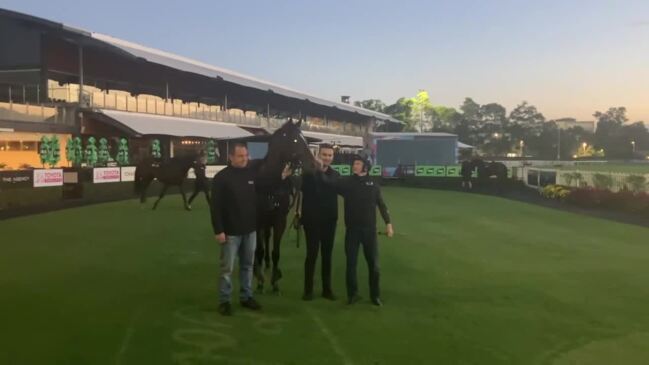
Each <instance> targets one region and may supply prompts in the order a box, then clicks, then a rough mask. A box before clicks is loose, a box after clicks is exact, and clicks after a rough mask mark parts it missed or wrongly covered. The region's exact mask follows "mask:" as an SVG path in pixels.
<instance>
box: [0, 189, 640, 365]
mask: <svg viewBox="0 0 649 365" xmlns="http://www.w3.org/2000/svg"><path fill="white" fill-rule="evenodd" d="M385 196H386V200H387V202H388V204H389V205H390V208H391V211H392V214H393V216H394V222H395V228H396V230H397V236H396V238H394V239H393V240H387V239H386V238H384V237H383V238H381V239H380V240H381V243H380V244H381V259H382V262H381V264H382V288H383V298H384V301H385V304H386V305H385V306H384V307H383V308H380V309H377V308H374V307H372V306H371V305H370V304H369V302H367V301H364V302H362V303H359V304H357V305H355V306H353V307H349V306H346V305H344V304H343V302H342V300H341V301H338V302H335V303H332V302H328V301H325V300H323V299H318V300H316V301H314V302H310V303H304V302H302V301H301V300H299V298H300V296H301V287H302V267H303V259H304V251H305V250H304V247H303V246H302V247H301V248H300V249H297V248H296V247H295V238H294V236H293V235H290V236H289V237H288V239H287V240H286V241H285V242H284V246H283V253H282V266H283V271H284V280H283V281H282V290H283V292H282V295H281V296H273V295H271V294H264V295H260V296H258V298H259V300H260V301H261V302H262V303H263V304H264V306H265V308H264V312H263V313H262V314H251V313H248V312H244V311H243V310H240V308H239V307H238V304H237V305H235V309H236V312H235V315H234V317H232V318H223V317H221V316H219V315H218V314H217V313H216V311H215V310H216V289H215V288H216V283H217V275H218V266H217V262H218V257H219V250H218V247H217V244H216V243H215V242H214V241H213V239H212V234H211V230H210V227H209V224H208V212H207V209H206V206H205V204H204V201H202V200H201V201H199V204H197V205H196V207H195V209H194V211H193V212H191V213H187V212H184V211H182V210H181V205H180V199H179V198H178V197H177V196H172V197H169V198H167V199H166V200H165V201H163V203H162V205H161V207H160V208H159V210H158V211H155V212H153V211H150V210H148V209H146V210H145V209H140V207H139V206H138V204H137V203H136V202H135V201H127V202H120V203H110V204H103V205H96V206H90V207H85V208H78V209H70V210H67V211H60V212H54V213H48V214H43V215H39V216H32V217H25V218H20V219H13V220H8V221H3V222H0V232H1V234H2V236H1V237H2V239H1V241H0V252H1V255H0V290H1V297H0V313H1V314H2V316H1V317H0V318H1V319H0V321H1V322H0V326H1V327H0V328H1V330H0V364H21V365H22V364H30V365H31V364H174V363H175V364H551V363H554V364H646V363H647V362H648V361H649V315H648V313H649V307H648V303H649V285H648V284H647V283H649V240H647V237H648V236H649V229H645V228H640V227H636V226H629V225H624V224H619V223H613V222H609V221H604V220H598V219H595V218H589V217H583V216H577V215H573V214H569V213H562V212H558V211H556V210H549V209H545V208H539V207H537V206H533V205H527V204H523V203H518V202H513V201H508V200H503V199H499V198H493V197H488V196H482V195H474V194H462V193H454V192H441V191H432V190H417V189H402V188H386V189H385ZM343 259H344V254H343V245H342V231H340V232H339V235H338V236H337V240H336V246H335V253H334V263H335V268H334V283H335V290H336V292H337V293H338V294H339V295H340V296H342V294H343V292H344V285H343V279H344V277H343V275H344V265H343ZM359 264H360V265H359V269H360V270H359V274H360V277H359V282H360V284H361V289H362V291H363V293H362V294H364V296H365V297H366V298H367V281H366V278H367V275H366V266H365V265H364V262H362V261H360V262H359Z"/></svg>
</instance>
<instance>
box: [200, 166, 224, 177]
mask: <svg viewBox="0 0 649 365" xmlns="http://www.w3.org/2000/svg"><path fill="white" fill-rule="evenodd" d="M226 167H227V166H226V165H207V167H206V168H205V176H207V178H208V179H211V178H213V177H214V175H216V173H217V172H219V171H221V170H223V169H224V168H226Z"/></svg>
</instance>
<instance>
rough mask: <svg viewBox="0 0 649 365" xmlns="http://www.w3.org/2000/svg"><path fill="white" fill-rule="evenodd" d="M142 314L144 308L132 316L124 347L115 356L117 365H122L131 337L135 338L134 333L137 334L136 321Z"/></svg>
mask: <svg viewBox="0 0 649 365" xmlns="http://www.w3.org/2000/svg"><path fill="white" fill-rule="evenodd" d="M140 313H142V308H139V309H138V310H136V311H135V312H133V315H132V316H131V320H130V322H129V324H128V328H127V329H126V334H125V335H124V339H123V340H122V345H121V346H120V348H119V351H118V352H117V355H116V356H115V365H120V364H121V363H122V359H123V358H124V354H125V353H126V349H127V348H128V345H129V343H130V342H131V337H133V332H135V320H136V319H137V317H139V316H140Z"/></svg>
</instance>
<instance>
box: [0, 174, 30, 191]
mask: <svg viewBox="0 0 649 365" xmlns="http://www.w3.org/2000/svg"><path fill="white" fill-rule="evenodd" d="M33 176H34V172H33V171H32V170H19V171H0V189H11V188H23V187H31V186H32V179H33Z"/></svg>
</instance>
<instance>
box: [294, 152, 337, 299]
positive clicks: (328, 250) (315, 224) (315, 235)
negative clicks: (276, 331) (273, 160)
mask: <svg viewBox="0 0 649 365" xmlns="http://www.w3.org/2000/svg"><path fill="white" fill-rule="evenodd" d="M318 157H319V159H320V161H321V162H322V165H321V166H320V172H321V173H322V174H324V175H325V176H327V177H329V178H332V179H336V178H338V177H339V176H340V175H339V174H338V172H336V171H335V170H334V169H332V168H331V166H330V165H331V162H332V161H333V157H334V148H333V146H332V145H329V144H322V145H320V150H319V151H318ZM301 219H302V223H303V225H304V233H305V235H306V260H305V261H304V295H303V296H302V299H304V300H313V276H314V274H315V267H316V262H317V260H318V252H322V265H321V267H322V296H323V297H324V298H327V299H330V300H336V296H335V295H334V293H333V290H332V289H331V254H332V251H333V247H334V237H335V235H336V222H337V221H338V195H337V193H336V190H335V189H334V188H333V187H331V186H329V185H326V184H325V183H324V182H323V181H322V177H321V175H320V174H318V173H312V174H305V175H304V176H303V179H302V214H301Z"/></svg>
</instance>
